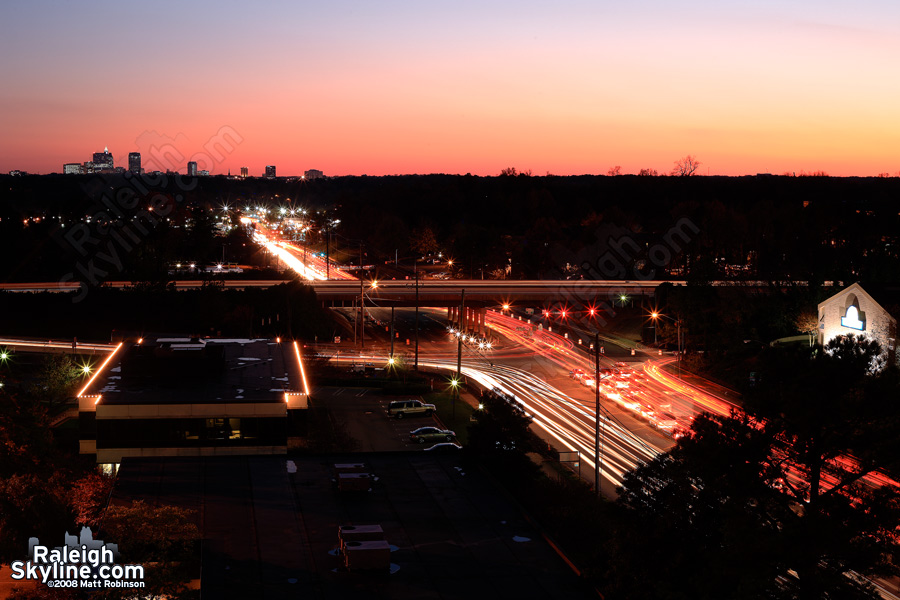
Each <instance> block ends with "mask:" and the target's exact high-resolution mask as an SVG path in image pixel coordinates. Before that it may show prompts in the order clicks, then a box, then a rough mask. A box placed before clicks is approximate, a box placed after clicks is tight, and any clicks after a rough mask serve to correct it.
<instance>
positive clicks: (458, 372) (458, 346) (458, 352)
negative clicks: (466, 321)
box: [453, 288, 466, 421]
mask: <svg viewBox="0 0 900 600" xmlns="http://www.w3.org/2000/svg"><path fill="white" fill-rule="evenodd" d="M465 310H466V290H465V288H463V290H462V294H461V295H460V299H459V328H458V329H457V332H458V333H459V337H458V338H456V385H455V386H453V387H454V389H455V390H456V394H455V395H454V396H453V420H454V421H456V396H457V395H459V386H460V385H462V345H463V336H464V335H465V334H464V333H463V330H462V322H463V313H464V312H465Z"/></svg>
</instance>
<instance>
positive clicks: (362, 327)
mask: <svg viewBox="0 0 900 600" xmlns="http://www.w3.org/2000/svg"><path fill="white" fill-rule="evenodd" d="M365 302H366V293H365V290H364V289H363V280H362V273H360V277H359V347H360V348H365V347H366V307H365Z"/></svg>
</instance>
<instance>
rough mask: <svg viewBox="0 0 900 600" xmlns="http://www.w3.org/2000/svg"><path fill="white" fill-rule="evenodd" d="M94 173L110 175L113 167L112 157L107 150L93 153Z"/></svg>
mask: <svg viewBox="0 0 900 600" xmlns="http://www.w3.org/2000/svg"><path fill="white" fill-rule="evenodd" d="M92 162H93V163H94V173H112V171H113V169H114V168H115V165H113V155H112V154H110V153H109V148H104V149H103V152H94V160H93V161H92Z"/></svg>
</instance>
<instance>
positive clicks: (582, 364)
mask: <svg viewBox="0 0 900 600" xmlns="http://www.w3.org/2000/svg"><path fill="white" fill-rule="evenodd" d="M369 315H370V317H371V318H372V319H374V320H376V321H378V322H379V323H381V324H382V325H379V326H376V327H370V328H369V335H372V334H375V340H373V339H371V338H370V339H369V340H368V342H367V350H366V351H365V352H364V353H363V354H362V357H361V358H362V359H364V360H366V361H375V362H377V361H386V360H387V357H388V354H389V340H388V336H387V335H385V334H386V333H387V332H385V328H387V327H386V326H385V325H383V324H384V323H387V322H388V321H389V320H390V309H382V308H373V309H369ZM412 318H413V317H412V311H411V310H408V309H404V310H397V311H396V313H395V329H396V331H397V332H398V333H399V334H400V339H399V343H398V344H397V345H396V346H395V352H396V353H398V354H399V353H407V352H410V351H411V347H407V346H406V344H405V340H406V339H409V338H410V337H412V336H411V335H410V332H411V330H412V328H413V327H414V324H413V323H412ZM487 325H488V327H489V333H488V335H489V336H490V338H491V339H492V340H493V341H494V343H493V344H492V346H491V348H490V349H488V348H487V347H486V346H485V347H480V346H481V344H479V341H478V340H472V341H471V342H469V341H467V342H466V344H465V346H464V350H463V353H462V369H461V371H462V372H461V374H462V376H463V377H465V378H466V379H467V380H469V381H470V382H476V383H477V384H478V385H479V386H481V387H482V388H485V389H495V388H496V389H499V390H501V391H503V392H504V393H506V394H509V395H511V396H513V397H515V398H516V400H517V401H518V402H519V403H520V404H521V405H522V406H523V407H524V408H525V410H526V411H527V412H528V413H529V414H530V415H531V416H532V417H533V423H534V429H535V430H536V432H537V433H538V434H539V435H541V436H542V437H543V438H544V439H545V440H547V442H548V443H550V444H551V445H552V446H554V447H555V448H556V449H557V450H560V451H569V452H574V451H577V452H579V453H580V456H581V461H582V465H583V467H582V469H581V473H582V476H584V477H585V478H586V479H587V480H588V481H593V472H594V469H595V468H597V467H598V464H597V462H599V463H600V464H599V467H600V472H601V476H602V480H603V481H602V484H601V485H602V487H603V491H604V493H609V494H610V495H611V494H612V493H613V491H614V489H615V487H616V486H618V485H620V484H621V483H622V479H623V477H624V474H625V473H626V472H628V471H630V470H632V469H634V468H635V467H636V466H638V465H639V464H641V463H645V462H648V461H649V460H651V459H652V458H653V457H654V456H655V455H656V454H657V453H659V452H663V451H666V450H667V449H669V448H670V447H671V446H672V445H673V444H674V440H675V437H676V435H677V430H678V429H680V428H687V427H689V426H690V421H691V419H692V418H693V416H694V415H696V414H698V413H699V412H702V411H706V410H711V411H714V412H717V413H719V414H727V413H728V412H729V411H730V410H731V407H732V405H731V404H730V403H729V402H728V401H727V400H726V399H724V398H719V397H716V396H714V395H712V394H710V393H708V392H705V391H703V390H699V389H696V388H694V387H693V386H690V385H688V384H686V383H684V382H681V381H679V380H678V379H677V378H675V377H672V376H670V375H669V374H668V373H667V372H666V371H665V370H664V369H661V368H660V367H661V365H663V364H665V363H666V362H670V361H672V360H674V359H673V358H671V357H660V356H656V355H644V354H643V353H638V355H637V356H635V357H632V356H631V353H630V351H629V350H623V349H621V348H616V347H614V346H609V348H608V350H607V352H608V354H607V355H606V356H604V357H603V358H602V361H601V367H602V369H604V375H605V376H606V378H605V379H603V380H601V383H600V385H601V392H602V393H601V415H600V420H599V426H600V431H601V444H602V452H601V456H600V460H599V461H596V462H595V460H594V435H595V427H596V425H597V421H596V419H595V413H594V398H595V392H594V388H593V387H592V386H591V385H589V384H588V385H586V384H585V379H586V378H587V377H591V378H592V377H593V373H594V366H593V359H592V358H591V357H590V356H589V355H588V354H587V352H586V351H585V350H584V349H579V348H578V347H576V345H574V344H573V343H572V341H571V340H569V339H566V338H565V337H564V336H562V335H559V334H558V333H553V332H547V331H545V330H543V329H538V328H537V326H536V325H535V324H532V323H528V321H527V319H526V318H525V317H521V320H520V317H513V316H510V315H508V314H504V313H501V312H496V311H491V312H488V315H487ZM388 329H389V328H388ZM395 342H396V340H395ZM456 342H457V337H456V335H455V334H454V333H453V332H451V331H449V330H448V325H447V323H446V319H445V313H444V312H443V311H441V310H439V309H422V310H421V311H420V358H419V365H420V367H422V368H426V369H433V370H437V371H441V372H444V373H446V374H447V376H448V378H449V377H450V376H451V375H452V374H453V373H454V372H455V370H456V365H457V343H456ZM322 351H323V353H326V354H327V353H328V352H329V350H328V349H327V347H326V348H323V349H322ZM342 354H343V355H344V356H345V357H346V356H347V352H346V350H344V351H342ZM626 360H627V361H629V362H627V363H626V362H624V361H626ZM579 371H581V373H579ZM582 373H583V375H582ZM573 375H581V377H576V376H573ZM588 383H589V382H588ZM670 416H671V417H673V419H669V417H670ZM670 421H674V423H672V422H670Z"/></svg>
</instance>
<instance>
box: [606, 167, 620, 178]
mask: <svg viewBox="0 0 900 600" xmlns="http://www.w3.org/2000/svg"><path fill="white" fill-rule="evenodd" d="M606 174H607V175H608V176H610V177H615V176H616V175H621V174H622V167H620V166H619V165H616V166H614V167H610V168H609V170H608V171H607V172H606Z"/></svg>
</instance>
